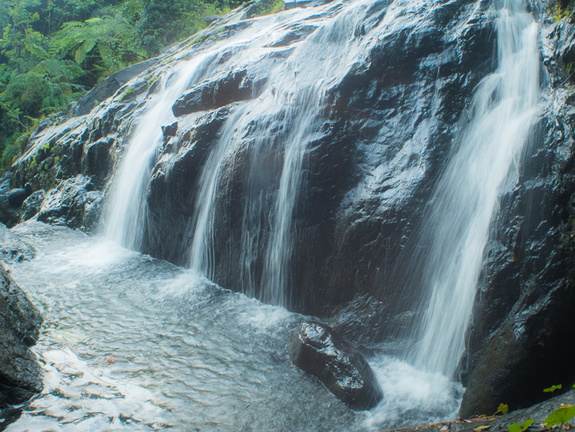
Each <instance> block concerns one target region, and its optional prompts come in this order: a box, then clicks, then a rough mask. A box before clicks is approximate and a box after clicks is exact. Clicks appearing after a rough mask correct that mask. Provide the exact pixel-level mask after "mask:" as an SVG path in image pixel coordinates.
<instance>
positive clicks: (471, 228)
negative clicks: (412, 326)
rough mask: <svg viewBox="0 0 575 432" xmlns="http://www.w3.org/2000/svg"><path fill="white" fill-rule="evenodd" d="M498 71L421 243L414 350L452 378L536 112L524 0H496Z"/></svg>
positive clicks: (427, 365)
mask: <svg viewBox="0 0 575 432" xmlns="http://www.w3.org/2000/svg"><path fill="white" fill-rule="evenodd" d="M496 8H497V13H498V16H497V20H496V28H497V41H498V51H497V61H498V66H497V70H496V71H495V72H494V73H493V74H491V75H489V76H487V77H485V78H484V79H483V80H482V82H481V83H480V85H479V87H478V89H477V91H476V94H475V96H474V99H473V104H472V107H471V115H470V120H469V124H468V125H467V126H466V127H465V132H464V133H463V134H462V136H461V139H459V140H458V141H457V142H456V149H455V152H454V155H453V156H452V158H451V160H450V162H449V164H448V166H447V168H446V170H445V172H444V173H443V174H442V177H441V179H440V180H439V182H438V185H437V188H436V190H435V192H434V194H433V196H432V199H431V207H432V208H431V209H430V210H429V212H428V213H427V215H426V216H425V218H424V222H423V224H424V228H423V229H422V232H421V233H420V235H421V238H420V239H419V243H418V244H419V245H421V246H422V247H425V252H423V253H425V257H424V258H423V259H424V262H423V263H413V264H414V265H421V266H423V269H422V277H421V281H422V283H423V284H427V285H428V290H429V291H428V292H429V293H431V294H430V297H429V299H428V306H427V310H425V311H424V312H423V316H422V319H421V322H420V323H419V326H418V328H417V330H416V335H417V337H419V340H420V342H419V343H418V344H417V345H416V347H415V349H414V350H413V351H412V352H411V356H412V357H413V359H414V361H415V364H416V365H417V366H418V367H421V368H422V369H424V370H428V371H432V372H441V373H443V374H445V375H447V376H449V377H452V378H453V377H454V375H455V372H456V369H457V366H458V363H459V361H460V357H461V355H462V353H463V352H464V349H465V340H464V338H465V332H466V329H467V327H468V324H469V320H470V317H471V312H472V308H473V303H474V298H475V290H476V286H477V284H478V280H479V276H480V271H481V265H482V259H483V253H484V249H485V246H486V243H487V240H488V236H489V230H490V224H491V223H492V221H493V219H494V215H495V214H496V212H497V210H498V197H499V196H500V195H501V193H503V192H505V191H508V190H510V189H511V188H512V187H513V186H514V185H515V184H516V182H517V180H518V176H519V161H520V159H521V155H522V149H523V148H524V146H525V144H526V142H527V141H528V139H529V131H530V128H531V126H532V125H533V123H534V121H535V119H536V115H537V102H538V94H539V53H538V46H537V38H538V28H537V25H536V23H535V22H534V20H533V18H532V16H531V15H530V14H528V13H527V11H526V4H525V1H524V0H499V1H498V2H496Z"/></svg>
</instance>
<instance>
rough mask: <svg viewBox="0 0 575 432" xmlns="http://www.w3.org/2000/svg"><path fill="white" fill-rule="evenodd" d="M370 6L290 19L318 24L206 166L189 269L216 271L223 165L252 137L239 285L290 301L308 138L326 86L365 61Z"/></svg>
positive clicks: (234, 121)
mask: <svg viewBox="0 0 575 432" xmlns="http://www.w3.org/2000/svg"><path fill="white" fill-rule="evenodd" d="M370 4H371V3H370V2H367V1H359V2H354V3H351V4H348V5H345V6H344V7H343V8H342V10H341V11H339V13H338V14H337V15H336V16H335V17H330V18H323V19H321V20H316V21H312V20H311V18H310V17H313V16H314V15H319V13H318V10H317V9H315V10H314V9H308V10H305V9H304V10H301V11H299V12H297V15H294V16H293V18H291V20H292V21H293V22H296V20H300V21H301V20H303V19H307V20H308V22H310V23H313V24H314V25H317V26H318V28H317V30H315V32H314V33H313V34H312V35H311V36H309V37H308V38H307V39H306V40H305V41H302V42H301V43H300V44H299V45H298V46H297V47H296V48H295V49H294V52H292V53H291V54H290V56H289V58H288V59H287V60H286V61H284V62H280V63H278V64H277V66H276V67H275V68H274V69H273V70H270V71H267V85H266V89H265V91H264V92H263V94H262V95H261V96H260V97H258V98H257V99H255V100H253V101H251V102H247V103H245V105H244V106H242V107H241V108H239V109H237V111H236V112H234V113H233V114H232V115H231V116H230V118H229V119H228V120H227V122H226V124H225V125H224V126H223V128H222V131H221V132H220V138H219V140H218V142H217V143H216V145H215V149H214V150H213V151H212V153H211V155H210V157H209V158H208V162H207V163H206V164H205V166H204V168H203V170H202V175H201V179H200V182H199V185H200V186H199V193H198V195H197V198H196V203H195V209H196V214H195V217H194V223H193V228H192V230H191V231H192V232H193V240H192V246H191V252H190V267H191V268H192V269H194V270H195V271H196V272H197V273H199V274H202V275H205V276H207V277H208V278H213V277H214V273H215V261H216V259H217V258H216V255H217V252H216V251H215V249H214V248H215V246H214V243H215V242H214V235H215V231H216V224H217V219H218V214H217V212H216V210H215V209H216V205H217V204H218V199H221V197H220V193H221V190H220V189H221V188H222V186H221V185H220V184H219V181H220V180H221V179H220V176H221V174H222V173H223V172H224V170H225V169H226V167H229V166H233V158H234V155H236V154H237V153H238V151H239V150H240V149H241V148H242V146H243V145H244V141H245V137H246V136H248V135H249V136H253V137H255V139H254V141H253V142H251V143H250V147H252V148H253V150H251V151H250V155H251V158H252V159H251V168H250V172H249V175H248V178H247V180H246V184H245V185H244V187H245V189H246V190H247V192H246V195H247V197H248V199H246V200H245V201H246V202H245V204H244V206H243V215H242V246H241V248H242V250H241V257H242V259H241V264H240V266H241V269H240V271H241V273H242V275H241V276H242V277H241V280H240V281H239V282H238V284H239V285H241V291H243V292H246V293H248V294H251V295H255V296H257V297H259V298H260V299H261V300H263V301H264V302H266V303H270V304H275V305H284V306H285V305H288V304H289V303H290V300H289V296H288V292H287V288H288V285H289V277H290V271H289V266H290V259H291V256H292V253H293V240H294V237H295V234H296V233H295V230H296V227H295V224H294V212H295V208H296V204H297V202H298V199H300V198H301V194H302V188H303V186H302V185H303V182H304V171H305V155H306V151H307V149H308V145H309V143H311V142H313V141H314V140H317V139H318V138H320V137H321V136H322V133H321V127H322V122H324V121H325V119H324V118H323V117H322V113H323V111H324V109H325V106H326V101H325V94H326V92H327V90H328V89H329V88H331V87H332V86H333V85H334V84H335V83H337V82H339V81H340V80H341V79H342V77H343V76H344V75H345V73H347V72H348V71H349V68H350V66H351V65H353V64H354V62H357V61H359V60H361V59H362V57H363V56H364V55H365V47H366V45H367V44H368V43H371V42H372V39H370V38H368V37H365V38H363V37H360V36H358V35H357V34H356V33H357V28H358V27H359V25H360V23H361V22H362V20H364V19H365V12H366V9H367V8H368V7H369V6H370ZM332 7H333V5H327V6H323V9H324V10H325V9H328V8H332ZM320 8H321V7H320ZM284 25H285V24H284ZM382 27H384V26H383V25H382ZM376 31H381V29H377V28H376ZM275 37H276V38H277V36H275ZM269 43H270V41H269V40H266V39H265V38H262V39H261V40H254V41H253V45H252V46H251V48H253V49H254V50H257V49H258V48H259V47H261V46H266V44H269ZM256 52H257V51H256ZM254 155H256V156H254ZM230 161H232V162H230ZM270 163H271V164H273V166H274V168H276V169H277V176H276V178H275V179H274V182H273V184H272V185H270V184H262V181H261V172H263V171H266V170H269V169H270V168H269V166H266V164H270ZM262 233H265V234H262ZM256 261H260V262H261V268H256V267H257V265H256V264H254V263H255V262H256Z"/></svg>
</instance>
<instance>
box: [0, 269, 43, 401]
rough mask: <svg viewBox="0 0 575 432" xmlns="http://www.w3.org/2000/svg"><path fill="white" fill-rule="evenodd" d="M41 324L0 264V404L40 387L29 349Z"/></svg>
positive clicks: (36, 369)
mask: <svg viewBox="0 0 575 432" xmlns="http://www.w3.org/2000/svg"><path fill="white" fill-rule="evenodd" d="M41 324H42V318H41V316H40V314H39V313H38V311H37V310H36V308H35V307H34V306H33V305H32V303H30V300H28V298H27V297H26V295H25V294H24V293H23V292H22V290H21V289H20V288H19V287H18V286H17V285H16V284H15V283H14V282H13V281H12V280H11V279H10V276H9V275H8V273H7V272H6V270H4V268H3V267H1V266H0V330H1V331H0V408H5V407H6V406H7V405H11V404H17V403H21V402H24V401H26V400H27V399H30V398H31V397H32V396H33V395H34V394H35V393H38V392H40V391H41V390H42V381H41V379H40V367H39V366H38V364H37V363H36V359H35V357H34V354H32V353H31V352H30V349H29V347H30V346H32V345H34V344H35V343H36V341H37V339H38V334H39V331H40V325H41Z"/></svg>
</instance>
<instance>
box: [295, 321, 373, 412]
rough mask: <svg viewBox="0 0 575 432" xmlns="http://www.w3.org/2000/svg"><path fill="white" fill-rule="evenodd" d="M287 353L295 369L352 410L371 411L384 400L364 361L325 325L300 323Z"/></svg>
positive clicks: (370, 370) (369, 368)
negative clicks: (313, 376) (312, 379)
mask: <svg viewBox="0 0 575 432" xmlns="http://www.w3.org/2000/svg"><path fill="white" fill-rule="evenodd" d="M288 353H289V356H290V359H291V361H292V362H293V363H294V364H295V365H296V366H298V367H299V368H300V369H303V370H304V371H306V372H308V373H310V374H312V375H315V376H316V377H318V378H319V380H320V381H321V382H322V383H323V384H324V385H325V386H326V387H327V388H328V389H329V391H331V392H332V393H333V394H334V395H335V396H336V397H337V398H338V399H340V400H341V401H343V402H345V403H346V404H347V405H349V406H350V407H351V408H353V409H356V410H368V409H371V408H373V407H375V406H376V405H377V404H378V403H379V402H380V401H381V400H382V398H383V392H382V391H381V388H380V386H379V384H378V382H377V379H376V377H375V375H374V373H373V370H372V369H371V367H370V366H369V364H368V363H367V361H366V360H365V358H364V357H363V356H362V355H361V354H360V353H359V352H358V351H356V350H355V349H354V348H353V347H351V345H350V344H348V343H347V342H345V341H344V340H343V339H341V338H339V337H338V336H337V335H335V334H334V333H333V330H332V329H330V328H329V327H328V326H326V325H324V324H320V323H303V324H302V325H301V326H300V328H299V329H298V331H297V332H296V334H295V335H294V337H293V338H292V339H291V341H290V343H289V345H288Z"/></svg>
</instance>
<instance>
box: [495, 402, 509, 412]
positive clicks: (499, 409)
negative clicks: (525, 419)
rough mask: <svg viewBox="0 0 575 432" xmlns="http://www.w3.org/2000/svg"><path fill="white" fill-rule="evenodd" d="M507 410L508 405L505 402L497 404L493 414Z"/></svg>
mask: <svg viewBox="0 0 575 432" xmlns="http://www.w3.org/2000/svg"><path fill="white" fill-rule="evenodd" d="M508 412H509V405H507V404H503V403H502V404H499V406H498V407H497V411H495V414H499V413H501V414H507V413H508Z"/></svg>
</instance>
